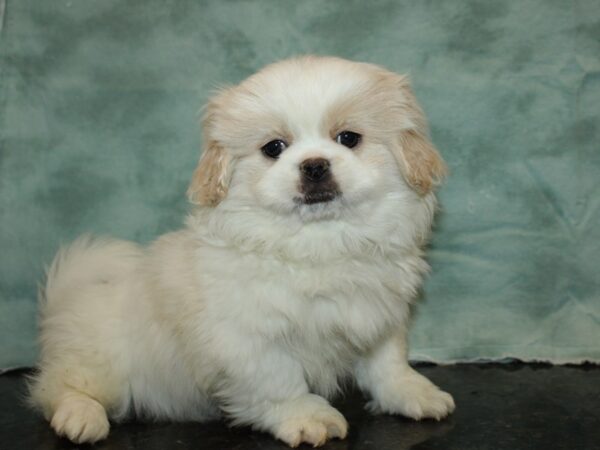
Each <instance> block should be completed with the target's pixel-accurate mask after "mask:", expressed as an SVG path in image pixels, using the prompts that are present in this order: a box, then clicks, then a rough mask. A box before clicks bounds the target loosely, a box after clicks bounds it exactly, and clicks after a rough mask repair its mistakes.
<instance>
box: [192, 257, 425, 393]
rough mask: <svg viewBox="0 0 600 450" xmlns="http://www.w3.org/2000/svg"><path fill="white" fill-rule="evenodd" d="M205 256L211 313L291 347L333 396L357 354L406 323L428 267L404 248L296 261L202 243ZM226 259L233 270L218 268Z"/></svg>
mask: <svg viewBox="0 0 600 450" xmlns="http://www.w3.org/2000/svg"><path fill="white" fill-rule="evenodd" d="M199 258H200V259H199V265H200V266H204V267H203V269H202V270H201V273H202V279H203V283H202V284H203V285H204V286H205V289H206V292H205V294H206V296H207V298H206V302H207V309H206V311H205V312H206V313H207V314H208V315H210V316H212V317H211V318H210V320H209V321H210V322H211V323H219V322H220V323H222V324H223V325H222V328H221V329H222V330H229V329H231V328H235V329H236V331H237V332H238V333H240V334H242V335H246V336H248V339H252V338H253V337H255V336H260V339H261V342H263V341H262V340H264V341H266V342H268V343H269V345H273V346H276V347H278V348H280V349H281V350H282V351H283V352H285V353H287V354H290V355H291V356H292V357H293V358H294V359H295V360H297V361H298V362H299V363H300V364H301V365H302V367H303V370H304V372H305V377H306V379H307V381H308V383H309V384H310V385H311V388H312V389H313V390H314V391H315V392H318V393H320V394H323V395H327V396H329V395H331V394H332V393H333V392H334V391H335V390H337V388H338V383H339V381H340V379H341V378H343V377H344V376H346V375H348V374H349V373H350V371H351V369H352V366H353V364H354V363H355V361H356V359H357V358H358V357H360V356H361V355H363V354H365V353H367V352H369V350H370V349H371V348H372V347H373V346H374V345H376V343H377V342H378V340H379V339H381V338H382V337H383V336H385V335H387V334H388V333H389V331H390V329H391V328H392V327H395V326H404V324H405V320H406V318H407V316H408V308H409V301H410V299H411V298H412V297H413V294H414V290H415V289H416V287H417V286H418V284H419V282H420V279H421V273H422V271H423V270H424V263H423V261H422V260H421V258H420V257H419V256H409V255H401V254H391V255H383V254H378V255H372V256H369V257H362V258H339V259H337V260H331V261H327V262H315V261H307V262H295V261H286V260H282V259H281V258H277V257H274V256H268V255H257V254H253V253H243V252H239V251H237V250H235V249H231V248H229V249H226V248H203V249H202V250H201V251H200V253H199ZM207 261H210V262H211V264H210V265H208V266H207V265H206V262H207ZM225 261H227V266H226V267H227V270H228V271H231V274H235V276H231V277H223V273H222V271H221V270H219V271H216V269H215V270H214V271H213V269H212V268H213V267H214V268H217V267H223V265H222V263H224V262H225ZM226 332H228V331H226Z"/></svg>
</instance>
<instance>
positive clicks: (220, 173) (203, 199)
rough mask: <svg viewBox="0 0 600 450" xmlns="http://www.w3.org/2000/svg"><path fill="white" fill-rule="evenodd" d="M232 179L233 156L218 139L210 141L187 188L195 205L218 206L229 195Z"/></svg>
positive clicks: (189, 196)
mask: <svg viewBox="0 0 600 450" xmlns="http://www.w3.org/2000/svg"><path fill="white" fill-rule="evenodd" d="M230 179H231V157H230V156H229V153H228V152H227V151H226V150H225V149H224V148H223V147H222V146H221V145H220V144H219V143H218V142H216V141H208V142H207V143H206V144H205V146H204V151H203V153H202V156H201V157H200V161H199V162H198V167H196V170H195V171H194V175H193V176H192V182H191V183H190V187H189V188H188V190H187V195H188V198H189V200H190V202H192V203H194V204H195V205H202V206H216V205H218V204H219V203H220V202H221V200H223V198H225V196H226V195H227V190H228V188H229V181H230Z"/></svg>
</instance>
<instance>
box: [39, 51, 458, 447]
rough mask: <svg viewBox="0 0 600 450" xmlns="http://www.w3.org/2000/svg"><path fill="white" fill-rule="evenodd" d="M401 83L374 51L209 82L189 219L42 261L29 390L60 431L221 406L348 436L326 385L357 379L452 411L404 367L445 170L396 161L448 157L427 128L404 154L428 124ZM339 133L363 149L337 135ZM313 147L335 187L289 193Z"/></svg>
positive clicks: (430, 413)
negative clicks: (359, 57)
mask: <svg viewBox="0 0 600 450" xmlns="http://www.w3.org/2000/svg"><path fill="white" fill-rule="evenodd" d="M406 89H408V87H407V84H406V80H405V79H404V78H402V77H399V76H397V75H395V74H392V73H390V72H387V71H385V70H384V69H381V68H379V67H376V66H372V65H368V64H360V63H354V62H349V61H345V60H341V59H336V58H319V57H303V58H297V59H292V60H287V61H284V62H280V63H277V64H274V65H272V66H269V67H267V68H265V69H264V70H263V71H261V72H259V73H258V74H257V75H254V76H253V77H251V78H249V79H248V80H246V81H244V82H243V83H242V84H240V85H239V86H236V87H233V88H229V89H226V90H224V91H222V92H220V93H219V94H217V96H216V97H215V98H214V99H213V100H212V101H211V102H210V104H209V105H208V107H207V113H206V116H205V121H204V126H205V130H204V134H205V142H206V143H207V145H208V146H210V149H211V150H210V151H211V154H210V155H209V156H208V157H205V158H202V159H201V161H200V166H199V168H198V170H197V171H196V176H195V177H194V180H193V182H192V186H190V190H189V195H190V198H191V200H192V201H194V202H196V203H197V204H199V205H200V206H199V207H198V208H196V209H195V210H194V211H193V212H192V214H191V215H190V216H189V218H188V220H187V224H186V227H185V228H184V229H183V230H181V231H177V232H174V233H170V234H167V235H165V236H162V237H160V238H159V239H158V240H157V241H156V242H154V243H153V244H152V245H150V246H149V247H147V248H142V247H140V246H138V245H136V244H133V243H130V242H125V241H119V240H111V239H98V238H92V237H89V236H84V237H82V238H80V239H78V240H77V241H75V242H74V243H73V244H72V245H71V246H70V247H68V248H65V249H62V250H61V251H60V252H59V253H58V255H57V256H56V258H55V260H54V262H53V263H52V265H51V267H50V269H49V271H48V277H47V282H46V286H45V289H44V290H43V295H42V301H41V305H40V308H41V323H40V325H41V360H40V364H39V368H40V372H39V374H38V375H37V376H36V377H35V378H34V380H33V381H32V383H31V396H32V400H33V402H34V403H35V404H36V405H38V406H39V407H40V408H41V409H42V411H43V412H44V414H45V416H46V418H47V419H48V420H49V421H50V422H51V425H52V427H53V428H54V429H55V430H56V432H57V433H59V434H62V435H65V436H66V437H68V438H69V439H71V440H72V441H74V442H95V441H97V440H100V439H103V438H105V437H106V436H107V434H108V430H109V424H108V421H107V417H108V418H110V419H111V420H113V421H119V420H122V419H124V418H126V417H129V416H132V415H135V416H138V417H145V418H150V419H169V420H197V421H204V420H208V419H211V418H216V417H221V416H224V417H226V418H228V419H229V420H230V421H231V422H232V423H233V424H247V425H251V426H252V427H254V428H256V429H260V430H265V431H268V432H270V433H272V434H273V435H274V436H275V437H277V438H279V439H281V440H283V441H285V442H286V443H288V444H289V445H291V446H296V445H298V444H300V443H301V442H306V443H310V444H313V445H320V444H322V443H324V442H325V441H326V440H327V439H329V438H343V437H345V436H346V433H347V429H348V424H347V423H346V420H345V419H344V417H343V416H342V415H341V414H340V413H339V412H338V411H336V410H335V409H334V408H333V407H332V406H330V405H329V403H328V402H327V400H326V399H329V398H331V397H332V396H333V395H335V394H336V393H338V392H339V391H340V390H341V388H342V387H343V383H344V382H345V381H346V380H352V379H354V380H356V381H357V383H358V385H359V386H360V387H361V389H363V390H364V391H365V393H366V394H367V395H368V396H369V397H370V398H371V401H370V403H369V406H370V408H371V409H372V410H373V411H374V412H386V413H399V414H404V415H406V416H408V417H412V418H414V419H421V418H424V417H433V418H436V419H441V418H442V417H444V416H446V415H447V414H449V413H450V412H452V410H453V409H454V403H453V400H452V397H451V396H450V395H449V394H447V393H445V392H442V391H440V390H439V389H438V388H437V387H436V386H434V385H433V384H432V383H431V382H429V381H428V380H427V379H426V378H424V377H422V376H421V375H419V374H418V373H417V372H415V371H414V370H413V369H411V368H410V367H409V365H408V363H407V343H406V333H407V322H408V318H409V305H410V303H411V302H412V300H413V299H414V298H415V294H416V292H417V290H418V289H419V286H420V284H421V281H422V277H423V275H424V274H425V273H426V271H427V269H428V268H427V264H426V263H425V262H424V260H423V257H422V247H423V245H424V243H425V242H426V239H427V237H428V235H429V231H430V228H431V221H432V218H433V213H434V209H435V198H434V194H433V193H432V192H431V190H430V187H431V186H433V185H434V184H435V182H436V181H438V180H437V178H436V179H435V180H434V179H433V178H434V176H435V177H438V176H439V175H440V174H441V172H440V170H437V169H436V170H434V171H431V170H427V168H426V167H425V168H423V167H421V168H420V169H419V171H418V173H417V172H415V173H412V172H411V173H407V170H409V171H410V167H408V166H407V164H406V162H404V163H403V162H402V159H403V158H404V160H406V159H408V160H410V165H411V166H412V165H415V164H417V165H418V161H419V160H423V161H429V162H431V161H433V162H434V163H435V164H436V167H437V168H441V167H442V168H443V162H442V161H441V159H440V158H439V155H437V152H435V149H433V146H432V145H431V143H429V142H428V141H427V145H423V142H419V146H420V147H418V148H416V149H412V148H411V153H410V155H409V156H407V155H406V152H405V151H404V150H403V148H402V143H403V142H404V143H405V145H406V142H410V139H409V140H406V139H402V135H403V133H407V132H412V133H413V134H414V133H417V132H418V134H419V136H421V139H422V140H425V139H427V138H426V130H423V129H422V128H421V127H424V126H425V125H424V119H423V118H422V116H421V115H420V110H419V109H418V105H416V103H414V100H413V99H412V96H411V95H410V94H407V92H408V91H407V90H406ZM414 114H418V116H414ZM341 130H353V131H357V132H360V133H361V134H362V135H363V141H362V142H361V144H360V146H358V147H357V148H355V149H353V150H350V149H348V148H346V147H343V146H341V145H339V144H337V143H336V142H335V134H336V133H337V132H339V131H341ZM275 138H284V139H285V140H286V142H288V144H289V145H288V148H287V149H286V150H285V151H284V152H283V153H282V155H281V156H280V157H279V159H277V160H276V161H275V160H269V159H268V158H266V157H265V156H264V155H262V154H261V151H260V147H261V146H262V145H264V144H265V143H266V142H268V141H269V140H271V139H275ZM419 149H424V150H419ZM403 151H404V152H403ZM419 151H425V152H429V153H428V154H427V155H425V156H424V157H422V158H421V157H420V156H419V155H418V152H419ZM432 155H433V156H432ZM312 157H323V158H327V159H329V160H330V161H331V168H332V169H331V170H332V172H333V174H334V176H335V179H336V181H337V183H338V184H339V188H340V190H341V192H342V196H341V197H340V198H338V199H336V200H334V201H332V202H329V203H318V204H313V205H303V204H299V203H298V201H297V198H298V196H299V195H300V194H299V192H298V184H299V176H300V175H299V170H298V165H299V164H300V162H302V161H304V160H305V159H307V158H312ZM411 177H412V178H411ZM419 177H421V178H419ZM423 177H425V178H427V177H429V178H430V179H424V178H423ZM415 178H417V179H418V180H417V181H418V183H417V184H415V180H414V179H415ZM424 187H429V188H427V189H425V188H424Z"/></svg>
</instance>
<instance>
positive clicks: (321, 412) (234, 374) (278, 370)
mask: <svg viewBox="0 0 600 450" xmlns="http://www.w3.org/2000/svg"><path fill="white" fill-rule="evenodd" d="M240 345H242V346H247V345H248V343H247V342H246V343H245V345H244V344H241V343H240ZM258 347H259V348H260V349H257V348H254V349H252V350H251V349H247V350H248V352H247V353H244V354H240V353H238V356H237V357H235V358H232V359H231V360H230V361H229V364H228V367H227V369H226V370H225V373H226V376H225V377H224V378H223V380H222V382H221V385H220V388H219V392H218V393H217V398H219V400H220V406H221V408H222V409H223V410H224V411H225V412H226V413H227V414H228V416H229V417H231V418H232V419H233V424H239V425H242V424H247V425H252V427H253V428H255V429H259V430H263V431H268V432H270V433H272V434H273V435H274V436H275V437H276V438H278V439H280V440H282V441H284V442H285V443H287V444H288V445H290V446H291V447H297V446H298V445H300V444H301V443H303V442H305V443H308V444H311V445H313V446H315V447H316V446H320V445H322V444H324V443H325V442H326V441H327V440H328V439H331V438H340V439H343V438H344V437H346V434H347V431H348V424H347V422H346V419H344V417H343V416H342V414H341V413H340V412H339V411H337V410H336V409H335V408H333V407H332V406H331V405H330V404H329V403H328V402H327V400H325V399H324V398H322V397H320V396H318V395H314V394H311V393H309V390H308V385H307V383H306V381H305V379H304V374H303V370H302V367H301V366H300V364H299V363H297V362H296V361H294V360H292V359H291V358H290V357H289V356H288V355H286V354H285V353H284V352H282V351H280V350H278V349H273V348H269V347H268V344H267V345H259V346H258ZM239 348H240V347H238V349H239ZM250 350H251V351H250ZM236 353H237V352H236ZM248 355H252V357H251V358H249V357H248ZM257 355H258V356H257Z"/></svg>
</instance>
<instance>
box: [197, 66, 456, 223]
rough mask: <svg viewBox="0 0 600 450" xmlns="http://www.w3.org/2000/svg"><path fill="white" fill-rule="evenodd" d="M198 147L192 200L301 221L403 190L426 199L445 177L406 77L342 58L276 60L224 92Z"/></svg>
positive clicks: (215, 100) (207, 117) (342, 211)
mask: <svg viewBox="0 0 600 450" xmlns="http://www.w3.org/2000/svg"><path fill="white" fill-rule="evenodd" d="M204 141H205V148H204V152H203V155H202V157H201V159H200V163H199V165H198V168H197V169H196V172H195V174H194V178H193V181H192V184H191V186H190V189H189V191H188V194H189V197H190V199H191V201H192V202H194V203H196V204H200V205H204V206H213V207H214V206H217V205H219V204H220V203H222V202H226V201H230V202H237V203H238V204H240V203H241V204H243V205H245V206H252V207H262V208H265V209H268V210H270V211H272V212H275V213H277V214H282V215H290V214H297V215H299V216H300V217H301V218H302V219H303V220H323V219H330V218H337V217H340V215H343V214H351V212H352V211H356V210H358V209H360V206H361V205H364V204H369V203H376V202H377V201H378V200H380V199H381V198H383V197H385V196H386V195H388V194H390V193H398V191H399V190H400V191H401V190H405V191H407V192H408V191H410V192H412V193H414V194H415V195H420V196H423V195H426V194H428V193H429V192H430V191H431V190H432V189H433V187H434V186H435V185H436V184H437V182H438V181H439V180H440V179H441V178H442V177H443V175H444V171H445V166H444V163H443V161H442V160H441V158H440V157H439V155H438V153H437V151H436V150H435V149H434V147H433V146H432V144H431V143H430V141H429V139H428V137H427V129H426V123H425V120H424V117H423V115H422V112H421V110H420V108H419V106H418V105H417V103H416V101H415V98H414V96H413V95H412V93H411V91H410V88H409V86H408V82H407V80H406V78H404V77H401V76H399V75H396V74H394V73H391V72H388V71H387V70H385V69H383V68H380V67H378V66H374V65H370V64H363V63H355V62H351V61H346V60H342V59H338V58H325V57H302V58H297V59H292V60H286V61H282V62H279V63H276V64H273V65H271V66H268V67H266V68H265V69H263V70H262V71H260V72H259V73H257V74H255V75H253V76H252V77H250V78H248V79H247V80H245V81H244V82H242V83H241V84H240V85H238V86H236V87H233V88H229V89H225V90H222V91H221V92H220V93H219V94H217V95H216V96H215V97H214V98H213V99H212V100H211V101H210V102H209V104H208V106H207V110H206V114H205V118H204Z"/></svg>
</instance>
